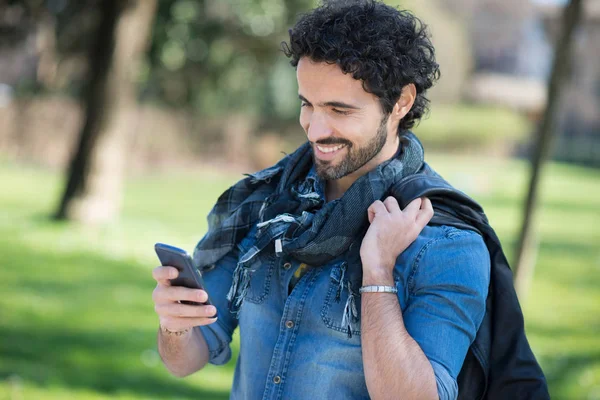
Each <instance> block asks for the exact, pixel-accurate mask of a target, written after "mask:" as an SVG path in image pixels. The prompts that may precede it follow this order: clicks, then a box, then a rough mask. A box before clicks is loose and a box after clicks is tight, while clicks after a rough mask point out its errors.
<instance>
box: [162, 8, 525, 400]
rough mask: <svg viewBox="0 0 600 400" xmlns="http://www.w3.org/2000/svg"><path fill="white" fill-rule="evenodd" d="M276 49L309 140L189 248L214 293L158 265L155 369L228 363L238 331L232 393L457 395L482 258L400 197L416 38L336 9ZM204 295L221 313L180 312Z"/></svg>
mask: <svg viewBox="0 0 600 400" xmlns="http://www.w3.org/2000/svg"><path fill="white" fill-rule="evenodd" d="M283 49H284V52H285V53H286V55H287V56H288V57H290V58H291V64H292V65H293V66H294V67H296V70H297V80H298V88H299V97H300V100H301V107H302V108H301V115H300V124H301V126H302V128H303V129H304V131H305V133H306V135H307V138H308V142H307V143H305V144H304V145H302V146H301V147H300V148H299V149H298V150H296V151H295V152H294V153H293V154H291V155H289V156H287V157H285V158H284V159H283V160H281V161H280V162H279V163H278V164H277V165H275V166H273V167H271V168H268V169H266V170H263V171H260V172H258V173H256V174H253V175H250V176H249V177H248V178H246V179H244V180H242V181H240V182H238V183H237V184H236V185H234V186H233V187H232V188H230V189H229V190H228V191H226V192H225V193H224V194H223V195H222V196H221V197H220V198H219V200H218V202H217V204H216V205H215V207H214V208H213V210H212V211H211V213H210V215H209V225H210V227H209V232H208V233H207V235H206V236H205V237H204V238H203V239H202V240H201V241H200V243H199V244H198V246H197V248H196V251H195V253H194V261H195V263H196V264H197V266H198V267H199V268H201V269H202V270H203V273H204V278H205V283H206V287H207V291H208V294H207V293H206V292H204V291H202V290H192V289H187V288H182V287H171V286H170V285H169V279H173V278H174V277H176V270H175V269H174V268H172V267H158V268H156V269H155V270H154V274H153V276H154V278H155V279H156V281H157V287H156V289H155V291H154V294H153V299H154V302H155V304H156V307H155V309H156V312H157V313H158V315H159V319H160V329H159V333H158V348H159V352H160V354H161V357H162V359H163V361H164V363H165V365H166V366H167V368H168V369H169V370H170V371H171V372H172V373H173V374H174V375H177V376H186V375H189V374H191V373H194V372H196V371H198V370H200V369H201V368H203V367H204V366H205V365H206V364H207V363H208V362H210V363H213V364H217V365H219V364H224V363H226V362H227V361H228V360H229V359H230V357H231V350H230V342H231V337H232V334H233V332H234V330H235V329H236V327H239V329H240V355H239V358H238V361H237V366H236V370H235V377H234V383H233V387H232V392H231V398H233V399H242V398H243V399H260V398H263V399H267V398H269V399H271V398H272V399H315V398H316V399H366V398H373V399H396V398H402V399H416V398H419V399H437V398H440V399H455V398H457V396H458V393H459V388H458V384H457V379H458V377H459V373H460V372H461V368H462V367H463V363H464V362H465V357H466V356H467V352H468V350H469V349H470V346H471V345H472V344H473V342H474V340H475V338H476V335H477V334H478V329H479V328H480V326H481V324H482V320H483V318H484V315H485V314H486V299H487V298H488V288H489V285H490V252H489V251H488V247H487V246H486V243H485V241H484V238H483V237H482V236H481V235H480V233H479V232H478V231H477V229H462V228H461V226H463V225H464V224H462V225H461V224H458V225H457V226H458V227H457V226H452V225H451V224H448V225H445V224H429V225H428V222H430V219H431V218H432V215H433V208H432V204H431V202H430V201H429V200H428V199H427V198H425V197H419V198H416V199H414V200H412V199H411V200H412V201H411V202H409V203H408V205H406V207H404V209H402V210H401V208H400V205H399V203H398V201H397V198H401V197H402V195H401V194H398V193H399V192H398V190H397V189H398V188H399V187H400V186H399V185H400V184H402V183H405V182H407V181H409V180H410V179H411V177H413V176H416V175H415V174H416V173H417V172H419V171H422V170H423V168H425V167H424V166H425V165H426V164H424V162H423V151H422V147H421V145H420V143H419V142H418V140H417V139H416V138H415V137H414V135H412V134H411V133H410V132H409V129H410V128H411V127H412V126H413V125H414V124H415V122H416V121H418V120H419V119H420V118H421V116H422V115H423V114H424V112H425V111H426V109H427V103H428V100H427V99H426V97H425V92H426V90H427V89H429V88H430V87H431V86H432V85H433V83H434V82H435V80H436V79H437V78H438V75H439V71H438V65H437V63H436V62H435V57H434V48H433V46H432V44H431V43H430V41H429V39H428V35H427V31H426V29H425V27H424V26H423V25H422V24H421V23H420V22H419V20H418V19H417V18H415V17H414V16H413V15H411V14H410V13H408V12H406V11H398V10H396V9H394V8H392V7H389V6H386V5H385V4H383V3H380V2H376V1H366V2H353V3H349V2H340V3H338V4H331V5H325V6H322V7H319V8H317V9H315V10H313V11H312V12H310V13H308V14H306V15H304V16H303V17H302V18H301V19H300V21H299V22H298V23H297V24H296V26H295V27H294V28H293V29H292V30H290V41H289V44H284V45H283ZM400 193H401V191H400ZM436 214H437V211H436ZM467 228H468V227H467ZM208 295H210V298H211V300H212V302H213V303H214V304H215V306H216V308H215V307H212V306H191V305H186V304H181V303H180V302H179V301H181V300H191V301H198V302H204V301H206V300H207V297H208ZM519 312H520V311H519ZM215 313H216V314H215ZM486 374H487V372H486Z"/></svg>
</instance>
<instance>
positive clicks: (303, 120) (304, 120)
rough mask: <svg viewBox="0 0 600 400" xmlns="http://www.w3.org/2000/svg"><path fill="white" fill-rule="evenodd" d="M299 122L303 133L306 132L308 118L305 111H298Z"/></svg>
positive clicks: (307, 113) (308, 124)
mask: <svg viewBox="0 0 600 400" xmlns="http://www.w3.org/2000/svg"><path fill="white" fill-rule="evenodd" d="M299 122H300V126H301V127H302V129H304V132H308V127H309V126H310V116H309V112H308V111H307V110H305V109H302V110H301V111H300V118H299Z"/></svg>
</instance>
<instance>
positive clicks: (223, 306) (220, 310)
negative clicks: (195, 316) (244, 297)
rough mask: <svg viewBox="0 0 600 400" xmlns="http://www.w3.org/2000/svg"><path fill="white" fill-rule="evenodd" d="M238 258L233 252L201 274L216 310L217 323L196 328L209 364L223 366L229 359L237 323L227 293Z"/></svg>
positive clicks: (236, 253)
mask: <svg viewBox="0 0 600 400" xmlns="http://www.w3.org/2000/svg"><path fill="white" fill-rule="evenodd" d="M238 256H239V252H238V251H237V250H233V251H231V252H230V253H229V254H227V255H226V256H225V257H223V258H222V259H221V260H219V261H218V262H217V263H216V265H215V268H213V269H212V270H209V271H205V272H204V273H203V274H202V275H203V279H204V284H205V285H206V291H207V292H208V295H209V297H210V299H211V301H212V302H213V304H214V305H215V307H216V308H217V321H216V322H215V323H213V324H210V325H203V326H198V327H196V328H197V329H199V331H200V332H201V333H202V335H203V336H204V340H205V341H206V344H207V345H208V350H209V362H210V363H211V364H215V365H222V364H225V363H227V362H228V361H229V360H230V359H231V346H230V344H231V339H232V336H233V332H234V330H235V328H236V327H237V325H238V321H237V319H236V318H235V315H234V314H232V313H231V312H230V311H229V305H228V301H227V292H228V291H229V288H230V286H231V282H232V276H233V270H234V269H235V266H236V265H237V262H238Z"/></svg>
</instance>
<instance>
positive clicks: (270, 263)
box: [197, 170, 490, 400]
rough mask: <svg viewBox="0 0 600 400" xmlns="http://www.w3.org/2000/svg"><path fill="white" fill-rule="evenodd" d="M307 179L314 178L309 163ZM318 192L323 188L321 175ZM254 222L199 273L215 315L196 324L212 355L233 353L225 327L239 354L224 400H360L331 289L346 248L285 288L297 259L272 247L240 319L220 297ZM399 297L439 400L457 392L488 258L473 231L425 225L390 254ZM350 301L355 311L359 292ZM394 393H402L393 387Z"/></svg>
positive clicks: (356, 350)
mask: <svg viewBox="0 0 600 400" xmlns="http://www.w3.org/2000/svg"><path fill="white" fill-rule="evenodd" d="M310 177H311V178H313V179H318V178H317V177H316V176H315V174H314V170H312V171H311V173H310ZM319 192H320V193H319V194H320V195H321V196H323V185H322V183H321V185H320V190H319ZM255 232H256V227H253V228H252V229H251V230H250V232H249V234H248V235H247V237H246V238H244V239H243V240H242V241H241V242H240V243H239V245H238V248H237V249H235V250H232V251H231V252H230V253H229V254H227V255H226V256H225V257H224V258H223V259H221V260H220V261H219V262H218V263H217V265H216V268H214V269H212V270H209V271H206V272H204V280H205V284H206V287H207V291H208V292H209V295H210V298H211V300H212V301H213V303H214V304H215V306H216V307H217V310H218V320H217V321H216V322H215V323H213V324H211V325H206V326H201V327H197V329H200V331H201V332H202V334H203V335H204V338H205V339H206V342H207V344H208V348H209V354H210V363H212V364H215V365H221V364H225V363H226V362H227V361H229V360H230V358H231V348H230V343H231V340H232V335H233V332H234V330H235V329H236V328H238V327H239V329H240V354H239V357H238V360H237V365H236V369H235V375H234V381H233V387H232V389H231V396H230V398H231V399H251V400H254V399H315V398H319V399H368V398H369V393H368V391H367V386H366V382H365V376H364V370H363V362H362V352H361V327H360V323H359V324H356V325H355V326H354V329H353V330H352V335H351V337H349V335H348V333H347V330H346V328H345V326H342V318H343V314H344V306H345V304H346V300H347V296H348V292H347V289H345V290H342V291H341V292H340V295H339V297H338V296H336V294H337V293H338V289H339V287H340V280H341V279H342V274H343V270H342V267H341V266H342V264H343V262H344V256H345V255H342V256H340V257H339V258H338V259H335V260H333V261H332V262H330V263H328V264H327V265H315V266H310V268H309V269H308V272H306V273H305V274H304V275H303V276H302V277H301V278H300V280H299V281H298V282H297V284H296V285H295V286H294V287H293V289H292V290H291V292H290V291H289V289H288V285H289V282H290V280H291V278H292V276H293V274H294V272H295V270H296V269H297V268H298V267H299V266H300V263H299V262H298V261H297V260H294V259H287V258H285V257H277V256H276V255H275V253H274V252H273V251H271V252H268V253H266V254H263V255H261V256H260V257H257V258H256V260H255V261H254V262H256V263H259V264H260V267H259V268H258V270H257V271H256V272H255V273H254V274H253V276H252V278H251V281H250V288H249V289H248V293H247V295H246V297H245V299H244V303H243V305H242V309H241V312H240V314H239V316H238V318H236V317H235V314H232V313H231V312H229V309H228V302H227V299H226V296H227V292H228V291H229V288H230V286H231V282H232V274H233V270H234V269H235V267H236V264H237V261H238V258H239V256H240V254H243V253H244V252H245V251H246V250H248V249H250V248H251V247H252V244H253V241H254V235H255ZM394 279H395V284H396V287H397V289H398V295H397V296H398V302H399V304H400V307H401V309H402V317H403V319H404V324H405V326H406V329H407V331H408V333H409V334H410V335H411V337H412V338H413V339H414V340H415V341H416V342H417V343H418V344H419V346H420V347H421V349H422V351H423V353H424V354H425V355H426V356H427V358H428V359H429V362H430V363H431V366H432V368H433V371H434V374H435V379H436V383H437V388H438V394H439V398H440V400H446V399H456V397H457V395H458V387H457V384H456V378H457V376H458V373H459V372H460V369H461V367H462V364H463V361H464V358H465V355H466V353H467V350H468V348H469V346H470V345H471V343H472V342H473V340H474V339H475V334H476V332H477V329H478V328H479V326H480V324H481V321H482V319H483V315H484V312H485V300H486V297H487V292H488V286H489V280H490V257H489V253H488V250H487V247H486V246H485V243H484V241H483V239H482V238H481V236H480V235H479V234H477V233H475V232H473V231H469V230H460V229H457V228H453V227H449V226H426V227H425V228H424V229H423V231H422V232H421V234H420V235H419V237H418V238H417V239H416V240H415V241H414V242H413V243H412V244H411V245H410V246H409V247H408V248H407V249H406V250H405V251H404V252H403V253H402V254H401V255H400V256H399V257H398V258H397V260H396V265H395V269H394ZM356 306H357V308H358V311H359V313H360V309H361V308H360V306H361V304H360V297H358V299H357V302H356ZM398 395H400V394H398Z"/></svg>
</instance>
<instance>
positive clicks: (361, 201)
mask: <svg viewBox="0 0 600 400" xmlns="http://www.w3.org/2000/svg"><path fill="white" fill-rule="evenodd" d="M401 146H402V147H401V151H400V152H399V154H398V155H397V156H396V157H395V158H392V159H390V160H387V161H385V162H383V163H381V164H379V165H378V166H377V167H376V168H374V169H373V170H372V171H370V172H368V173H367V174H365V175H363V176H362V177H360V178H358V179H357V180H356V181H355V182H354V183H353V184H352V186H351V187H350V188H349V189H348V190H347V191H346V192H345V193H344V195H343V196H342V197H341V198H339V199H336V200H333V201H330V202H328V203H325V202H324V201H323V199H322V197H321V196H320V195H319V194H318V192H317V187H316V185H317V182H316V180H315V179H314V178H310V177H307V175H308V172H309V170H310V169H311V167H312V165H313V152H312V147H311V145H310V143H308V142H306V143H304V144H303V145H302V146H300V147H299V148H298V149H297V150H296V151H294V152H293V153H292V154H289V155H287V156H285V157H284V158H283V159H282V160H281V161H279V162H278V163H277V164H275V165H274V166H272V167H269V168H266V169H264V170H262V171H259V172H257V173H255V174H248V175H247V177H246V178H245V179H242V180H240V181H239V182H237V183H236V184H235V185H233V186H232V187H230V188H229V189H228V190H226V191H225V192H224V193H223V194H222V195H221V196H220V197H219V199H218V200H217V203H216V204H215V206H214V207H213V209H212V210H211V212H210V213H209V215H208V226H209V228H208V232H207V234H206V235H205V236H204V238H203V239H202V240H201V241H200V242H199V243H198V244H197V246H196V248H195V250H194V257H193V258H194V263H195V265H196V267H197V268H200V269H207V268H211V267H212V266H214V264H215V263H216V262H217V261H219V260H220V259H221V258H222V257H223V256H225V255H226V254H227V253H229V252H230V251H231V250H232V249H233V248H234V247H235V246H236V245H237V244H238V243H239V242H240V241H241V240H242V239H243V238H244V237H246V235H247V234H248V233H249V231H250V229H251V227H253V226H254V225H256V226H257V232H256V238H255V239H256V240H255V242H254V245H253V246H252V248H250V249H249V250H248V251H246V252H245V253H244V254H241V255H240V258H239V261H238V264H237V267H236V268H235V270H234V273H233V282H232V285H231V288H230V290H229V293H228V295H227V299H228V300H229V306H230V310H231V312H233V313H236V315H237V313H239V311H240V307H241V305H242V303H243V300H244V297H245V295H246V293H247V290H248V287H249V284H250V278H251V277H252V273H253V272H254V271H255V270H256V269H257V268H259V266H260V265H261V263H257V262H254V261H256V260H255V258H256V257H257V256H259V254H261V252H263V251H275V254H276V255H277V256H278V257H291V258H294V259H296V260H298V261H300V262H303V263H306V264H308V265H313V266H321V265H325V264H327V263H328V262H330V261H332V260H334V259H336V258H337V257H339V256H341V255H342V254H345V257H344V259H345V261H344V262H343V263H342V265H341V268H342V278H341V279H340V287H339V289H338V293H337V296H336V298H337V299H338V300H339V297H340V292H341V291H342V290H344V289H347V290H348V300H347V302H346V306H345V309H344V316H343V321H342V326H346V327H347V328H348V335H349V336H351V331H352V329H351V325H352V324H353V323H357V322H358V320H359V316H358V310H357V307H356V301H355V297H356V296H357V295H358V289H359V288H360V286H361V283H362V263H361V260H360V244H361V242H362V238H363V237H364V235H365V233H366V231H367V229H368V228H369V221H368V216H367V209H368V208H369V206H370V205H371V204H372V203H373V202H374V201H375V200H383V199H384V198H385V197H387V196H388V195H390V194H391V193H392V192H393V191H392V188H393V186H394V185H396V184H397V183H398V182H399V181H400V180H401V179H402V178H404V177H406V176H408V175H411V174H414V173H415V172H417V171H418V170H419V169H420V168H421V167H422V165H423V147H422V145H421V143H420V142H419V140H418V139H417V138H416V136H414V135H413V134H412V133H410V132H407V133H406V134H405V135H403V136H402V137H401Z"/></svg>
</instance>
